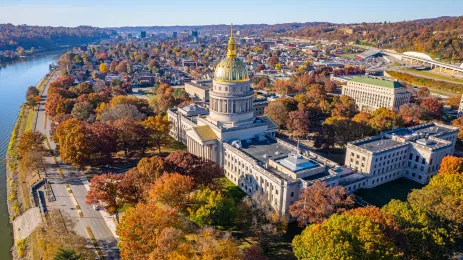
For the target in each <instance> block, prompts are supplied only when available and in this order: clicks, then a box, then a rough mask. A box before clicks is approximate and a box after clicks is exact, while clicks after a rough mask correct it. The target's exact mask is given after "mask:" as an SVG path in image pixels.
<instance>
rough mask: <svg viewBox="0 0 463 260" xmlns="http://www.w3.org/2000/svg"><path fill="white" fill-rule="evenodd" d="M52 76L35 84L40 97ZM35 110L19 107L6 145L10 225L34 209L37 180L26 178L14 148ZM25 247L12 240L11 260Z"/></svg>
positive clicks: (29, 127) (31, 123)
mask: <svg viewBox="0 0 463 260" xmlns="http://www.w3.org/2000/svg"><path fill="white" fill-rule="evenodd" d="M52 75H53V73H48V74H47V75H46V76H45V77H43V78H42V79H41V80H40V81H39V82H38V83H37V84H36V87H37V88H38V89H39V91H40V93H41V94H42V95H43V90H44V85H45V83H46V82H49V80H50V78H51V76H52ZM36 110H37V108H28V107H27V106H26V105H25V104H23V105H22V106H21V109H20V111H19V115H18V118H17V120H16V123H15V126H14V127H13V131H12V132H11V136H10V141H9V143H8V150H7V156H6V165H7V168H6V179H7V185H6V191H7V197H8V199H7V207H8V214H9V220H10V224H12V223H13V221H14V220H15V219H16V218H18V217H19V216H20V215H21V214H22V213H24V212H26V211H27V210H29V209H30V208H32V207H34V202H33V197H32V196H31V192H30V191H31V187H32V185H33V184H34V183H36V182H37V181H39V180H38V179H37V178H28V176H27V173H26V172H25V171H23V170H22V169H21V168H20V167H19V156H18V154H17V150H16V146H17V143H18V140H19V138H20V137H21V135H22V134H23V133H25V132H27V131H31V130H33V128H34V125H35V124H34V122H35V121H36V115H37V111H36ZM26 246H27V241H25V240H23V239H21V240H19V241H16V240H13V247H12V249H11V253H12V256H13V259H20V258H22V257H24V255H25V248H26Z"/></svg>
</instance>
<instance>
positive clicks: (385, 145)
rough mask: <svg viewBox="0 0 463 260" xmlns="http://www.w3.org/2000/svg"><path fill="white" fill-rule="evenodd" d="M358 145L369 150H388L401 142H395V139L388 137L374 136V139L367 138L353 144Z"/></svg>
mask: <svg viewBox="0 0 463 260" xmlns="http://www.w3.org/2000/svg"><path fill="white" fill-rule="evenodd" d="M355 145H356V146H358V147H361V148H363V149H366V150H368V151H370V152H373V153H375V152H381V151H384V150H389V149H392V148H394V147H397V146H400V145H403V143H400V142H397V141H395V140H392V139H390V138H385V137H383V138H375V139H368V140H365V141H361V142H358V143H356V144H355Z"/></svg>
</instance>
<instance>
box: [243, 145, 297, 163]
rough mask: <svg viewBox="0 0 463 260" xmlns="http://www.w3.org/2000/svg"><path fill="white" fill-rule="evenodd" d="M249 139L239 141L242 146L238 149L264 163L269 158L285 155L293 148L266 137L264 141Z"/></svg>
mask: <svg viewBox="0 0 463 260" xmlns="http://www.w3.org/2000/svg"><path fill="white" fill-rule="evenodd" d="M250 141H251V142H250V143H248V142H247V141H246V140H243V141H241V145H242V147H241V148H240V150H241V151H243V152H245V153H246V154H248V155H249V156H251V157H252V158H254V159H256V160H257V161H259V162H262V163H264V164H265V163H267V162H268V160H269V159H273V160H276V159H279V158H283V157H287V156H288V155H289V154H291V152H293V150H291V149H289V148H287V147H286V146H284V145H281V144H279V143H277V142H276V141H275V140H271V139H267V140H265V141H256V140H255V139H252V140H250Z"/></svg>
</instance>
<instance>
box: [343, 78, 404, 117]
mask: <svg viewBox="0 0 463 260" xmlns="http://www.w3.org/2000/svg"><path fill="white" fill-rule="evenodd" d="M342 95H346V96H349V97H351V98H352V99H354V100H355V103H356V104H357V106H358V107H359V109H360V110H361V111H374V110H376V109H378V108H381V107H385V108H388V109H391V110H394V111H398V110H399V107H400V106H401V105H404V104H409V103H410V93H409V92H408V90H407V88H406V87H405V86H404V85H402V84H400V83H399V82H398V81H390V80H381V79H374V78H366V77H354V78H352V79H351V80H349V81H348V82H347V85H346V86H343V87H342Z"/></svg>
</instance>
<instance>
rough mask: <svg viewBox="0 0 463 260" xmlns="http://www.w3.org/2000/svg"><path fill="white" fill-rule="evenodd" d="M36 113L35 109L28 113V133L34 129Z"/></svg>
mask: <svg viewBox="0 0 463 260" xmlns="http://www.w3.org/2000/svg"><path fill="white" fill-rule="evenodd" d="M35 113H36V111H35V110H33V109H31V110H29V112H28V113H27V119H26V131H31V130H32V129H33V128H34V119H35Z"/></svg>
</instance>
